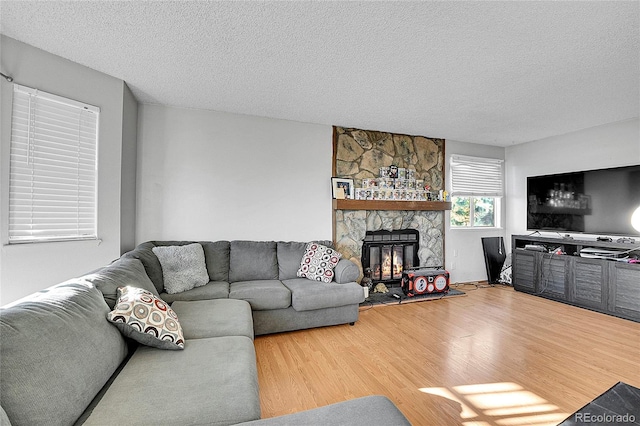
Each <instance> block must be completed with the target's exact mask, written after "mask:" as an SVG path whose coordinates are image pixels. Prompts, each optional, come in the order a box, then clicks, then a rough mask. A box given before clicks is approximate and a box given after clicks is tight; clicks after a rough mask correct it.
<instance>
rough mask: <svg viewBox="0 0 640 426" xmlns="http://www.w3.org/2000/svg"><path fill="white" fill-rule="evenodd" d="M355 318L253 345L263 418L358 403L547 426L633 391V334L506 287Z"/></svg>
mask: <svg viewBox="0 0 640 426" xmlns="http://www.w3.org/2000/svg"><path fill="white" fill-rule="evenodd" d="M458 289H460V290H462V291H465V292H466V293H467V296H464V297H455V298H450V299H443V300H438V301H425V302H420V303H408V304H403V305H392V306H379V307H373V308H368V309H367V308H362V309H361V311H360V320H359V321H358V322H356V324H355V326H349V325H340V326H334V327H323V328H316V329H311V330H303V331H296V332H290V333H281V334H275V335H268V336H259V337H256V339H255V346H256V354H257V360H258V376H259V385H260V400H261V404H262V417H263V418H264V417H274V416H278V415H282V414H287V413H293V412H297V411H302V410H306V409H310V408H315V407H319V406H324V405H327V404H331V403H334V402H339V401H344V400H347V399H351V398H356V397H360V396H365V395H373V394H380V395H386V396H387V397H389V398H390V399H391V400H392V401H393V402H394V403H395V404H396V405H397V406H398V408H399V409H400V410H401V411H402V412H403V413H404V415H405V416H406V417H407V418H408V419H409V421H410V422H411V423H412V424H413V425H545V424H552V425H555V424H557V423H559V422H560V421H562V420H563V419H564V418H566V417H567V416H569V415H570V414H571V413H573V412H574V411H576V410H578V409H579V408H581V407H582V406H583V405H585V404H587V403H588V402H589V401H591V400H592V399H594V398H595V397H596V396H598V395H600V394H601V393H602V392H604V391H606V390H607V389H608V388H610V387H611V386H613V385H614V384H615V383H616V382H618V381H623V382H626V383H628V384H630V385H633V386H636V387H640V323H636V322H632V321H628V320H623V319H619V318H615V317H611V316H608V315H604V314H599V313H596V312H592V311H588V310H585V309H581V308H576V307H573V306H568V305H565V304H562V303H558V302H553V301H549V300H546V299H543V298H540V297H536V296H531V295H528V294H524V293H520V292H516V291H514V290H513V289H512V288H511V287H503V286H496V287H486V288H478V289H476V287H475V286H460V287H458Z"/></svg>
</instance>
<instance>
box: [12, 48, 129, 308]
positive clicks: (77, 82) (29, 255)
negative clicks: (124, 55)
mask: <svg viewBox="0 0 640 426" xmlns="http://www.w3.org/2000/svg"><path fill="white" fill-rule="evenodd" d="M0 43H1V45H2V46H1V47H2V49H1V55H0V58H1V62H2V72H3V73H5V74H8V75H11V76H13V78H14V79H15V83H18V84H21V85H25V86H30V87H34V88H37V89H41V90H44V91H47V92H50V93H54V94H56V95H60V96H65V97H69V98H72V99H76V100H79V101H82V102H86V103H89V104H92V105H96V106H98V107H100V109H101V113H100V131H99V147H98V167H99V175H98V235H99V238H101V240H102V242H101V243H100V244H99V243H98V241H78V242H50V243H38V244H13V245H9V244H7V242H8V212H9V207H8V197H9V195H8V194H9V167H8V166H9V147H10V141H11V102H12V97H13V84H11V83H8V82H6V81H5V80H4V79H2V81H1V83H0V100H1V105H2V110H1V111H0V120H1V123H2V131H1V134H0V153H1V162H0V165H1V169H2V171H1V177H2V179H1V182H2V184H1V187H0V206H1V207H0V215H1V216H2V219H1V220H0V240H1V243H2V248H1V249H0V266H1V269H0V305H2V304H6V303H9V302H11V301H13V300H16V299H18V298H20V297H22V296H25V295H27V294H30V293H32V292H35V291H38V290H41V289H43V288H45V287H48V286H50V285H53V284H56V283H59V282H61V281H64V280H67V279H69V278H72V277H74V276H78V275H81V274H83V273H85V272H87V271H90V270H92V269H95V268H97V267H99V266H102V265H105V264H107V263H109V262H110V261H112V260H113V259H116V258H118V257H119V255H120V219H121V210H120V190H121V186H120V178H121V174H120V171H121V170H120V164H121V148H122V137H123V125H122V122H123V85H124V82H123V81H122V80H118V79H116V78H113V77H110V76H108V75H105V74H102V73H100V72H97V71H95V70H92V69H89V68H86V67H83V66H81V65H78V64H76V63H73V62H70V61H68V60H66V59H63V58H61V57H59V56H56V55H52V54H50V53H47V52H45V51H43V50H40V49H36V48H34V47H32V46H29V45H27V44H24V43H21V42H18V41H16V40H14V39H11V38H9V37H6V36H1V38H0Z"/></svg>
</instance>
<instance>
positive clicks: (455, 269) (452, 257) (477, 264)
mask: <svg viewBox="0 0 640 426" xmlns="http://www.w3.org/2000/svg"><path fill="white" fill-rule="evenodd" d="M445 154H446V162H445V164H446V166H445V169H446V176H447V178H446V185H447V190H448V191H451V172H450V170H449V160H450V158H451V155H454V154H458V155H469V156H473V157H484V158H497V159H501V160H503V159H504V148H502V147H498V146H490V145H481V144H474V143H466V142H458V141H453V140H447V141H446V151H445ZM499 214H500V216H501V217H500V219H501V223H500V225H501V226H500V227H499V228H493V229H480V228H478V229H473V228H472V229H460V228H451V226H450V222H449V218H450V212H449V211H447V212H446V213H445V266H446V268H447V270H448V271H449V273H450V274H451V282H452V283H462V282H471V281H484V280H486V279H487V270H486V266H485V261H484V252H483V250H482V238H483V237H503V238H504V237H505V226H504V225H505V203H504V202H502V205H501V209H500V212H499ZM505 244H506V241H505Z"/></svg>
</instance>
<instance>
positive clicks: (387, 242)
mask: <svg viewBox="0 0 640 426" xmlns="http://www.w3.org/2000/svg"><path fill="white" fill-rule="evenodd" d="M419 240H420V234H419V233H418V231H417V230H415V229H401V230H397V231H367V233H366V234H365V237H364V241H363V243H362V267H363V269H367V268H369V269H370V270H371V280H372V281H373V282H374V283H379V282H382V283H385V284H393V283H400V280H401V279H402V271H403V270H405V269H407V268H413V267H416V266H419V265H418V264H419V260H418V244H419Z"/></svg>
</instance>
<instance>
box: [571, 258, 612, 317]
mask: <svg viewBox="0 0 640 426" xmlns="http://www.w3.org/2000/svg"><path fill="white" fill-rule="evenodd" d="M573 261H574V268H573V288H572V290H573V291H572V293H573V294H572V297H571V298H570V300H572V301H575V302H576V303H577V304H579V305H582V306H588V307H590V308H594V309H599V310H603V309H606V308H607V304H606V296H607V287H608V286H607V285H606V283H607V272H608V268H607V266H608V262H607V261H606V260H596V259H583V258H580V257H576V258H574V259H573Z"/></svg>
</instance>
